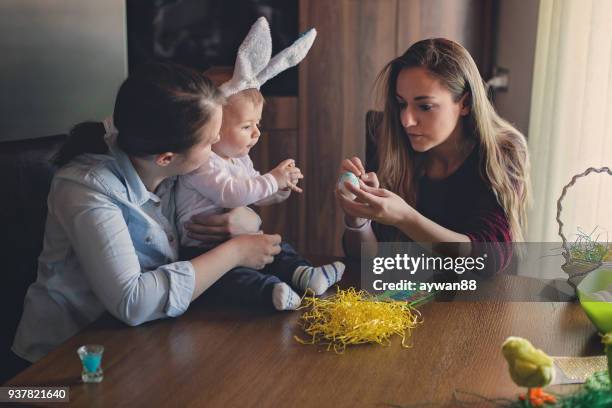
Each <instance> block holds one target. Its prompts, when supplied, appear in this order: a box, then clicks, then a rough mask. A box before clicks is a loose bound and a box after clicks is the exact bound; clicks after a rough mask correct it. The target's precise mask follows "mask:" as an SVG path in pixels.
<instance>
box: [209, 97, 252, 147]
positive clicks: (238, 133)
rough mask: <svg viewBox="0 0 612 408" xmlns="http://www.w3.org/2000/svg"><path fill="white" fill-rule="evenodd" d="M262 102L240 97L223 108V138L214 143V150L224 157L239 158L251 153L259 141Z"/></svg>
mask: <svg viewBox="0 0 612 408" xmlns="http://www.w3.org/2000/svg"><path fill="white" fill-rule="evenodd" d="M262 109H263V104H262V103H254V102H253V101H251V100H250V99H249V98H245V97H238V98H236V99H235V100H232V101H231V102H230V103H229V104H228V105H227V106H225V107H224V108H223V123H222V125H221V140H220V141H219V142H218V143H216V144H215V145H213V151H214V152H215V153H217V154H218V155H219V156H221V157H223V158H226V159H228V158H237V157H243V156H246V155H247V154H249V151H250V150H251V148H252V147H253V146H255V144H256V143H257V141H258V140H259V136H260V135H261V133H260V132H259V122H260V121H261V111H262Z"/></svg>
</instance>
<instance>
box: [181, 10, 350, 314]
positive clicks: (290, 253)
mask: <svg viewBox="0 0 612 408" xmlns="http://www.w3.org/2000/svg"><path fill="white" fill-rule="evenodd" d="M312 31H314V30H312ZM315 34H316V32H315V33H310V35H309V33H307V34H306V35H305V36H303V37H302V38H300V39H299V40H298V41H296V43H294V44H293V45H292V46H291V47H289V48H287V49H285V50H284V51H281V53H279V54H278V55H277V56H276V57H275V58H274V59H273V60H272V61H270V58H269V55H268V57H267V60H266V58H263V61H262V60H261V55H262V53H263V54H264V55H265V54H266V51H267V48H268V47H267V45H268V44H267V41H268V37H269V35H270V32H269V27H268V26H267V22H266V21H265V19H263V18H260V19H259V20H257V22H256V23H255V24H254V25H253V27H252V28H251V31H250V32H249V34H248V35H247V38H246V39H245V42H243V44H242V45H241V47H240V50H239V54H238V58H237V61H236V68H235V69H234V76H233V77H232V80H231V81H229V82H228V83H226V84H224V85H222V86H221V88H220V89H221V90H222V91H223V92H224V94H225V95H226V96H227V103H226V105H225V106H224V107H223V120H222V125H221V131H220V139H219V141H218V142H217V143H215V144H214V145H213V148H212V150H213V152H212V154H211V157H210V159H209V160H208V162H207V163H206V164H204V165H203V166H202V167H200V168H199V169H197V170H196V171H194V172H192V173H190V174H188V175H186V176H182V177H180V178H179V182H178V187H177V193H176V200H177V201H176V205H177V207H176V209H177V216H178V218H179V222H178V225H179V232H180V236H181V245H182V246H184V247H197V246H199V245H200V244H201V243H200V242H199V241H194V240H192V239H190V238H189V237H188V236H187V233H186V230H185V228H184V224H185V222H188V221H189V219H190V218H191V216H192V215H194V214H200V213H206V214H213V213H220V212H222V211H223V210H224V209H225V208H235V207H242V206H247V205H251V204H255V205H270V204H275V203H280V202H282V201H284V200H286V199H287V198H289V196H290V194H291V191H292V190H293V191H296V192H302V190H301V189H300V188H299V187H297V183H298V181H299V180H300V179H301V178H303V175H302V173H301V171H300V169H299V168H297V167H295V163H294V161H293V160H291V159H288V160H285V161H283V162H282V163H280V164H279V165H278V166H277V167H275V168H274V169H273V170H271V171H270V172H268V173H266V174H263V175H261V174H260V173H259V172H258V171H257V170H255V169H254V168H253V162H252V161H251V159H250V157H249V151H250V149H251V148H252V147H253V146H254V145H255V144H256V143H257V141H258V140H259V136H260V134H261V133H260V131H259V127H258V126H259V122H260V120H261V113H262V109H263V104H264V98H263V96H262V94H261V93H260V92H259V90H258V88H259V87H260V86H261V85H262V84H263V82H265V80H267V79H269V78H271V77H273V76H274V75H276V74H277V73H279V72H281V71H282V70H283V69H286V68H288V67H289V66H292V65H295V64H297V63H298V62H299V61H300V60H301V59H302V58H303V57H304V56H305V55H306V52H307V51H308V49H309V48H310V45H311V44H312V41H314V35H315ZM270 41H271V40H270ZM262 47H263V52H262ZM254 48H256V49H254ZM269 49H270V50H271V44H270V46H269ZM283 53H284V54H283ZM283 55H285V56H286V57H284V58H277V57H278V56H283ZM287 58H289V62H288V61H287ZM262 62H263V63H262ZM245 66H246V68H247V69H244V68H245ZM261 72H265V73H266V75H265V78H263V79H262V77H260V76H258V77H253V75H257V74H258V73H261ZM262 81H263V82H262ZM208 249H210V248H208ZM189 252H190V253H193V251H192V250H190V251H189ZM343 273H344V264H343V263H342V262H334V263H332V264H327V265H322V266H318V267H314V266H312V265H310V264H309V263H308V262H307V261H306V260H305V259H304V258H302V257H301V256H300V255H299V254H297V252H296V251H295V250H294V249H293V248H292V247H291V246H290V245H289V244H287V243H281V252H280V253H279V254H278V255H276V257H275V258H274V262H272V263H271V264H269V265H267V266H266V267H265V268H264V269H263V270H261V271H258V270H255V269H250V268H244V267H239V268H235V269H233V270H231V271H229V272H228V273H226V274H225V275H224V276H223V277H222V278H221V279H220V280H219V282H218V283H217V285H216V286H217V287H218V288H220V290H222V291H223V294H224V296H225V297H228V298H233V299H234V300H236V301H238V302H240V303H244V304H263V305H271V306H273V307H274V308H275V309H276V310H295V309H296V308H297V307H298V306H299V304H300V296H299V295H298V293H296V291H298V292H304V291H306V290H307V289H310V290H312V291H313V292H314V293H315V294H316V295H321V294H323V293H324V292H325V291H326V290H327V289H328V288H329V287H330V286H331V285H333V284H334V283H336V282H338V281H339V280H340V279H341V278H342V274H343Z"/></svg>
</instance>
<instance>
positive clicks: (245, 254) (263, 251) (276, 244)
mask: <svg viewBox="0 0 612 408" xmlns="http://www.w3.org/2000/svg"><path fill="white" fill-rule="evenodd" d="M230 242H232V243H235V245H236V255H237V257H238V258H237V259H238V265H240V266H244V267H247V268H253V269H262V268H263V267H264V266H266V265H267V264H269V263H272V261H274V255H276V254H278V253H279V252H280V251H281V248H280V243H281V236H280V235H278V234H274V235H267V234H259V235H241V236H239V237H236V238H234V239H232V240H231V241H230Z"/></svg>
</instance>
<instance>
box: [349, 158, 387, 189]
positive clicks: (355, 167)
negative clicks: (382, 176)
mask: <svg viewBox="0 0 612 408" xmlns="http://www.w3.org/2000/svg"><path fill="white" fill-rule="evenodd" d="M347 171H348V172H351V173H353V174H354V175H356V176H357V178H358V179H360V180H361V181H363V182H364V183H365V184H366V185H368V186H370V187H374V188H378V187H380V183H379V182H378V176H377V175H376V173H374V172H373V171H372V172H369V173H366V170H365V168H364V167H363V163H361V159H360V158H359V157H353V158H351V159H344V160H342V164H341V165H340V174H342V173H346V172H347Z"/></svg>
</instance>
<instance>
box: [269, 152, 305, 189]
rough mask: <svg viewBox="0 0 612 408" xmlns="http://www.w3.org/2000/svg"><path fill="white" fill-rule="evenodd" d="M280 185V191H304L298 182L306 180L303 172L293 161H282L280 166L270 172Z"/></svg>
mask: <svg viewBox="0 0 612 408" xmlns="http://www.w3.org/2000/svg"><path fill="white" fill-rule="evenodd" d="M270 174H272V175H273V176H274V178H275V179H276V182H277V183H278V189H279V190H293V191H295V192H297V193H301V192H302V191H303V190H302V189H301V188H299V187H298V186H297V183H298V181H299V180H300V179H301V178H304V175H303V174H302V172H301V170H300V169H299V168H297V167H295V161H294V160H293V159H287V160H284V161H282V162H281V163H280V164H279V165H278V166H276V167H275V168H274V169H272V170H271V171H270Z"/></svg>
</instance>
